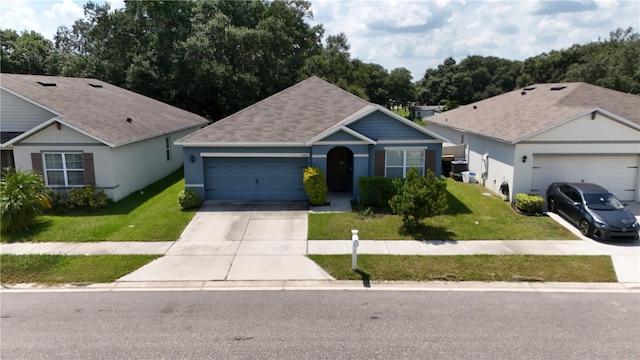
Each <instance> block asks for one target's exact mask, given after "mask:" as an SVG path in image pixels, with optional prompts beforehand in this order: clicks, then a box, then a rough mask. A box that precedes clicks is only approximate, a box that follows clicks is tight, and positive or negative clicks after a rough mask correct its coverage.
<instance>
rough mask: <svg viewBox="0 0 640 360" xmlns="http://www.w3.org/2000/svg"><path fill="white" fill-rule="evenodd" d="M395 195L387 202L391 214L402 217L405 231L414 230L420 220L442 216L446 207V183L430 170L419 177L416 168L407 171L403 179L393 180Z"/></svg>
mask: <svg viewBox="0 0 640 360" xmlns="http://www.w3.org/2000/svg"><path fill="white" fill-rule="evenodd" d="M393 185H394V187H395V188H396V189H397V193H396V195H394V196H393V197H392V198H391V200H389V205H390V206H391V208H392V209H393V212H394V213H395V214H397V215H400V216H402V224H403V226H404V227H405V228H406V229H414V228H416V227H417V226H418V225H419V224H420V221H421V220H422V219H425V218H427V217H431V216H436V215H440V214H442V213H443V212H444V211H445V210H447V207H448V206H449V205H448V204H447V182H446V181H445V180H443V179H438V178H436V176H435V175H434V173H433V172H432V171H431V170H427V174H426V175H425V176H421V175H420V172H419V171H418V169H416V168H411V169H409V171H407V176H406V178H405V179H393Z"/></svg>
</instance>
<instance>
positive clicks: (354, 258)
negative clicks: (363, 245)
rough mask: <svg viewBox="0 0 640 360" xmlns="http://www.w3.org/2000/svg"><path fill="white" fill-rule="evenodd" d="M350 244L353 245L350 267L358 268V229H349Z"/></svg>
mask: <svg viewBox="0 0 640 360" xmlns="http://www.w3.org/2000/svg"><path fill="white" fill-rule="evenodd" d="M351 245H352V246H353V253H352V255H351V269H352V270H358V246H359V245H360V240H358V230H351Z"/></svg>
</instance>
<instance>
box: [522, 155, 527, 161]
mask: <svg viewBox="0 0 640 360" xmlns="http://www.w3.org/2000/svg"><path fill="white" fill-rule="evenodd" d="M527 159H528V158H527V155H522V162H523V163H525V162H527Z"/></svg>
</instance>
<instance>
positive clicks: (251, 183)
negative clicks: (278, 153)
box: [205, 158, 307, 201]
mask: <svg viewBox="0 0 640 360" xmlns="http://www.w3.org/2000/svg"><path fill="white" fill-rule="evenodd" d="M306 165H307V159H306V158H208V159H205V193H206V198H207V199H209V200H274V201H275V200H288V201H291V200H303V201H305V200H306V199H307V195H306V193H305V191H304V185H303V182H302V173H303V171H304V168H305V167H306Z"/></svg>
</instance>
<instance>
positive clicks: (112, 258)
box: [0, 255, 159, 285]
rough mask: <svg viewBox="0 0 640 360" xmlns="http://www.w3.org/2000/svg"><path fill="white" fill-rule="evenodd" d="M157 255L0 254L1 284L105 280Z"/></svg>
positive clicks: (107, 280) (113, 278) (149, 260)
mask: <svg viewBox="0 0 640 360" xmlns="http://www.w3.org/2000/svg"><path fill="white" fill-rule="evenodd" d="M158 257H159V255H100V256H64V255H0V281H1V282H2V284H21V283H38V284H47V285H55V284H70V283H109V282H113V281H115V280H117V279H118V278H120V277H122V276H124V275H126V274H128V273H130V272H132V271H133V270H135V269H137V268H139V267H141V266H143V265H145V264H147V263H149V262H151V261H152V260H154V259H156V258H158Z"/></svg>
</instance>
